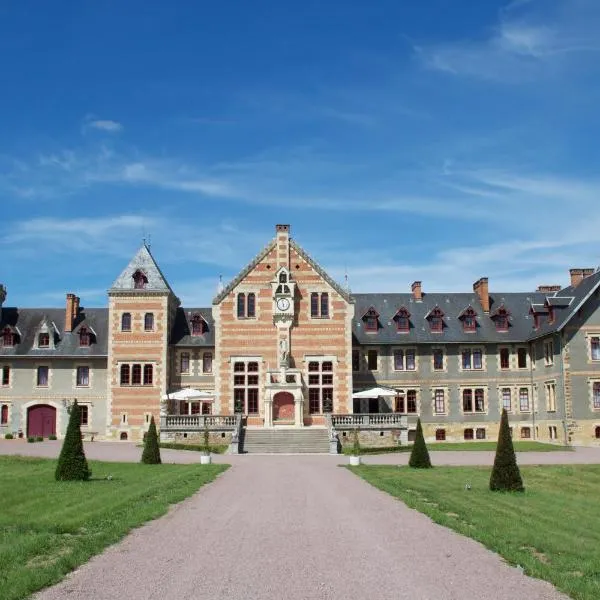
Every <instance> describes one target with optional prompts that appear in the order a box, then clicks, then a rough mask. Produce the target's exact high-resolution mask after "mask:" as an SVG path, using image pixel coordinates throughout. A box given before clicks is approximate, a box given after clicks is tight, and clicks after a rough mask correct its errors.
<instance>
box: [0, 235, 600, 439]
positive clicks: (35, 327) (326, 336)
mask: <svg viewBox="0 0 600 600" xmlns="http://www.w3.org/2000/svg"><path fill="white" fill-rule="evenodd" d="M389 287H390V288H393V287H395V283H394V284H392V282H390V283H389ZM533 288H534V286H532V290H533ZM188 388H190V389H191V390H194V392H193V393H191V392H190V394H188V397H187V398H186V392H185V390H187V389H188ZM370 390H372V392H371V391H370ZM360 392H362V393H360ZM182 394H183V395H182ZM176 398H183V399H182V400H179V401H176V400H175V399H176ZM74 399H77V402H78V403H79V405H80V406H81V407H82V431H83V433H84V435H85V436H86V437H88V438H90V437H94V438H95V439H102V440H130V441H137V440H140V439H141V438H142V437H143V435H144V433H145V431H147V428H148V426H149V422H150V417H151V416H152V415H153V416H154V417H155V418H156V419H157V420H158V418H159V416H160V415H162V416H163V417H164V418H163V419H162V420H161V421H160V422H161V423H162V424H163V426H164V430H165V431H163V433H167V432H168V431H167V430H168V427H171V426H170V425H169V423H171V425H172V424H173V423H175V424H176V423H179V425H178V426H174V425H173V427H171V429H172V430H173V431H174V432H176V435H174V437H175V439H180V438H183V439H185V438H187V437H188V433H189V434H190V436H189V439H191V438H192V437H193V435H192V434H193V431H192V430H193V429H194V420H193V419H192V417H194V418H196V417H202V415H219V416H222V417H223V418H224V417H226V416H235V415H243V419H240V422H241V423H243V425H244V426H246V427H248V428H250V429H251V428H255V427H256V428H267V429H269V428H272V427H278V426H281V427H283V426H287V427H289V428H290V430H291V429H295V428H299V427H304V428H309V427H312V428H324V427H329V429H330V431H331V423H332V419H331V415H333V416H334V417H335V418H336V419H337V421H335V419H334V423H338V424H340V431H341V429H343V426H342V425H343V423H350V424H354V425H355V426H356V424H357V423H362V422H363V421H361V420H360V419H358V418H354V417H353V418H350V416H351V415H370V416H371V417H369V419H371V420H370V421H369V423H371V425H370V426H369V427H370V429H369V431H370V434H371V438H370V439H372V440H373V439H374V438H375V437H377V436H380V437H381V438H382V439H385V440H386V443H389V441H390V440H392V441H393V442H394V443H395V442H397V440H398V439H402V435H401V433H400V429H402V428H404V429H406V430H407V431H406V433H407V436H406V437H407V439H410V437H411V435H412V431H413V430H414V427H415V425H416V417H417V416H420V418H421V421H422V423H423V429H424V433H425V436H426V439H427V440H428V441H430V442H434V441H436V440H447V441H463V440H464V441H465V442H468V441H470V440H484V439H495V438H496V436H497V432H498V425H499V420H500V414H501V411H502V409H503V408H505V409H506V410H507V411H508V413H509V421H510V425H511V428H512V432H513V438H515V439H538V440H541V441H547V442H556V443H566V444H585V445H592V444H600V272H598V271H597V270H594V269H571V270H570V282H569V285H567V286H566V287H562V286H559V285H557V286H550V285H547V286H539V287H537V289H535V290H533V291H525V292H518V293H515V292H501V291H496V290H494V288H493V286H492V287H491V289H490V287H489V282H488V279H487V278H485V277H484V278H481V279H479V280H478V281H477V282H475V284H474V285H473V289H472V291H466V292H464V293H427V290H426V286H423V285H422V283H421V282H420V281H415V282H414V283H413V284H412V286H411V288H410V291H407V292H406V293H403V292H390V293H386V294H381V293H373V294H370V293H360V294H358V293H357V294H354V293H351V292H350V291H349V290H348V289H346V288H345V287H343V286H341V285H339V284H338V283H336V282H335V281H334V280H333V279H332V278H331V277H330V276H328V275H327V273H326V272H325V271H324V270H323V269H322V268H321V267H320V266H319V265H318V264H317V263H316V262H315V261H314V260H313V259H312V258H311V257H310V256H309V255H308V254H307V253H306V251H305V250H304V249H303V248H302V247H301V246H300V245H298V244H297V243H296V241H295V240H293V239H292V238H291V237H290V235H289V226H288V225H277V227H276V235H275V237H274V239H273V240H271V241H270V242H269V243H268V244H267V246H266V247H265V248H264V249H263V250H261V252H260V253H259V254H258V255H257V256H256V257H255V258H254V260H252V262H250V264H248V266H246V267H245V268H244V269H243V270H242V271H241V272H240V273H239V275H238V276H237V277H236V278H235V279H233V281H231V282H230V283H229V284H228V285H227V286H226V287H224V289H222V290H221V291H220V292H219V293H218V295H217V296H216V297H215V298H214V300H213V302H212V306H209V307H183V306H181V305H180V301H179V299H178V298H177V295H176V293H175V291H174V290H173V289H171V287H170V285H169V283H168V281H167V279H166V277H165V276H164V274H163V273H162V272H161V270H160V268H159V266H158V264H157V262H156V260H155V259H154V257H153V256H152V254H151V252H150V249H149V248H148V246H147V245H145V244H144V245H142V247H141V248H140V249H139V251H138V252H137V253H136V255H135V256H134V257H133V258H132V260H131V261H130V263H129V264H128V265H127V266H126V267H125V269H124V270H123V272H122V273H121V274H120V275H119V276H118V277H117V278H116V280H115V281H114V283H113V284H112V286H111V287H110V288H109V290H108V307H107V308H86V307H84V306H82V305H81V304H80V299H79V298H78V297H77V296H76V295H75V294H72V293H69V294H67V295H66V306H65V308H64V309H56V308H16V307H12V306H10V305H8V304H7V303H6V289H5V288H4V287H3V286H0V435H1V436H2V437H3V436H4V435H5V434H7V433H12V434H14V435H15V436H45V437H48V436H49V435H57V436H58V437H59V438H60V437H61V436H62V435H63V434H64V432H65V429H66V424H67V417H68V408H69V406H70V404H71V403H72V402H73V400H74ZM186 415H187V416H188V417H190V418H189V419H187V420H185V419H183V420H182V419H181V417H185V416H186ZM340 415H348V417H347V418H341V417H340ZM373 415H380V417H373ZM381 415H383V416H381ZM386 415H392V416H393V415H404V416H405V417H406V418H405V419H404V420H403V421H401V420H397V421H394V420H393V419H391V417H390V418H387V417H386V418H387V420H386V418H384V417H385V416H386ZM172 416H176V417H179V420H178V421H176V420H171V421H169V418H170V417H172ZM196 421H198V419H196ZM215 422H216V421H215ZM223 422H225V421H223ZM364 422H365V423H366V422H367V421H364ZM386 423H387V424H388V425H390V424H391V425H390V426H388V425H386ZM378 424H379V426H378ZM394 424H396V425H394ZM400 424H401V425H400ZM186 428H188V429H190V431H187V430H186ZM345 433H346V432H345V431H344V432H343V434H344V435H345ZM229 435H230V434H229ZM223 436H224V437H225V435H224V434H223ZM229 439H230V437H228V440H229Z"/></svg>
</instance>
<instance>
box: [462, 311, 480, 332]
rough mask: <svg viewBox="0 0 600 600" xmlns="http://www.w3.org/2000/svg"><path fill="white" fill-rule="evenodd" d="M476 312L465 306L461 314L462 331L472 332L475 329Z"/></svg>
mask: <svg viewBox="0 0 600 600" xmlns="http://www.w3.org/2000/svg"><path fill="white" fill-rule="evenodd" d="M476 317H477V314H476V313H475V311H474V310H473V309H472V308H470V307H469V308H467V310H465V311H464V312H463V314H462V322H463V331H467V332H472V331H476V330H477V319H476Z"/></svg>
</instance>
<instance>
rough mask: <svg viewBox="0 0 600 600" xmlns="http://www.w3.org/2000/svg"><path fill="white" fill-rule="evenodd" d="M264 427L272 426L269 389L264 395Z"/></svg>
mask: <svg viewBox="0 0 600 600" xmlns="http://www.w3.org/2000/svg"><path fill="white" fill-rule="evenodd" d="M264 404H265V427H273V392H271V391H270V390H269V391H268V392H267V394H266V396H265V402H264Z"/></svg>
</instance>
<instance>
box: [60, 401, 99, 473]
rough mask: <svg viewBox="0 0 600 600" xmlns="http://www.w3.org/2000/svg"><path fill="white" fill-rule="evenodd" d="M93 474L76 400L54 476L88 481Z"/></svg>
mask: <svg viewBox="0 0 600 600" xmlns="http://www.w3.org/2000/svg"><path fill="white" fill-rule="evenodd" d="M91 475H92V472H91V471H90V469H89V467H88V464H87V460H86V458H85V452H84V451H83V442H82V441H81V410H80V409H79V405H78V404H77V400H75V402H73V404H72V406H71V410H70V411H69V424H68V425H67V433H66V435H65V441H64V442H63V445H62V449H61V451H60V456H59V457H58V464H57V465H56V471H55V473H54V477H55V479H56V480H57V481H87V480H88V479H89V478H90V477H91Z"/></svg>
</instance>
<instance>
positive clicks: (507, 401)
mask: <svg viewBox="0 0 600 600" xmlns="http://www.w3.org/2000/svg"><path fill="white" fill-rule="evenodd" d="M502 408H504V409H505V410H506V412H510V411H511V410H512V398H511V392H510V388H502Z"/></svg>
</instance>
